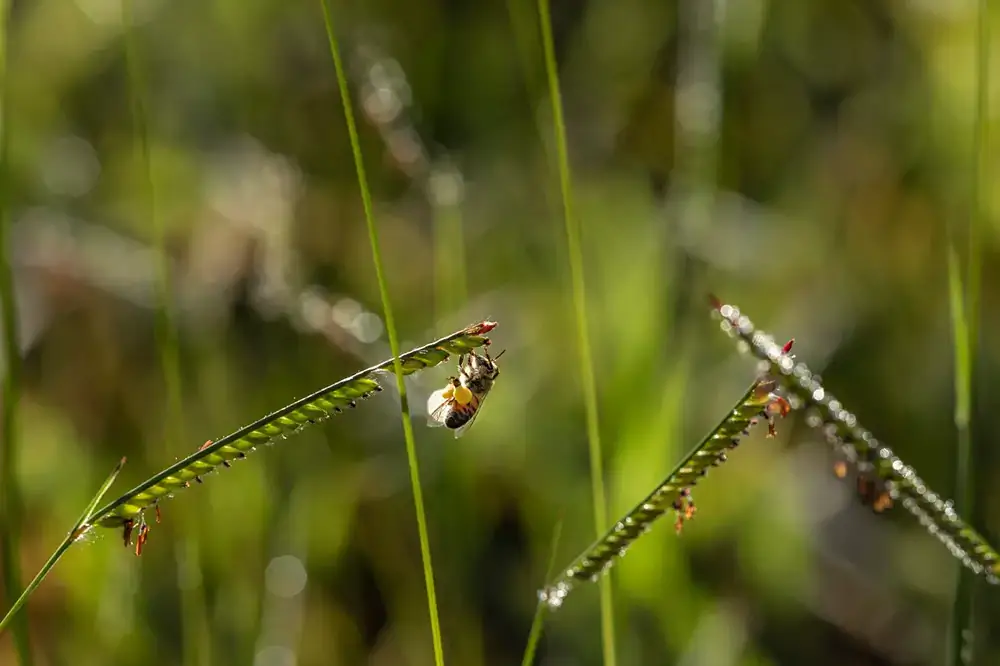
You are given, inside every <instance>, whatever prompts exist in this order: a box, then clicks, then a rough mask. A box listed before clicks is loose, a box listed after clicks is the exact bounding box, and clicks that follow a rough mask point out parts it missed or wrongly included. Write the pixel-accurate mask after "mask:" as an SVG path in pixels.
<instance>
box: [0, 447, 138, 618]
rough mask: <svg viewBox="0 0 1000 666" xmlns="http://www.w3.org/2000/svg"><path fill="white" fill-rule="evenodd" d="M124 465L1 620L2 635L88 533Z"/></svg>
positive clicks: (99, 491) (108, 481) (92, 501)
mask: <svg viewBox="0 0 1000 666" xmlns="http://www.w3.org/2000/svg"><path fill="white" fill-rule="evenodd" d="M124 465H125V459H124V458H122V459H121V460H120V461H118V464H117V465H116V466H115V468H114V470H113V471H112V472H111V474H110V475H108V478H107V479H105V480H104V483H103V484H101V487H100V489H99V490H98V491H97V494H96V495H94V497H93V498H92V499H91V500H90V503H89V504H88V505H87V508H86V509H85V510H84V512H83V513H82V514H80V518H79V519H78V520H77V521H76V523H75V524H74V525H73V527H72V529H70V531H69V532H67V533H66V538H65V539H63V542H62V543H61V544H59V547H58V548H56V550H55V552H53V553H52V555H51V556H50V557H49V559H48V561H47V562H45V564H44V565H43V566H42V568H41V570H39V572H38V574H37V575H36V576H35V577H34V578H33V579H32V581H31V582H30V583H28V586H27V587H26V588H24V591H23V592H21V595H20V596H19V597H18V598H17V600H16V601H15V602H14V603H13V604H12V605H11V607H10V610H8V611H7V614H6V615H4V617H3V619H2V620H0V634H2V633H3V631H4V630H5V629H6V628H7V627H8V626H9V625H10V623H11V621H12V620H13V619H14V618H15V617H16V616H17V613H18V611H20V610H21V608H22V607H23V606H24V604H25V603H27V601H28V597H30V596H31V593H32V592H34V591H35V590H36V589H38V586H39V585H41V583H42V581H43V580H45V577H46V576H48V575H49V572H50V571H52V567H54V566H55V565H56V562H58V561H59V558H61V557H62V556H63V554H64V553H65V552H66V551H67V550H69V547H70V546H72V545H73V544H74V543H76V542H77V541H78V540H79V539H80V538H81V537H82V536H83V534H84V533H85V532H86V531H87V526H88V525H89V524H90V522H91V521H92V520H93V519H94V516H95V515H96V513H95V511H94V507H96V506H97V504H98V502H100V501H101V499H102V498H103V497H104V494H105V493H107V492H108V489H109V488H111V484H112V483H114V482H115V479H116V478H118V473H119V472H120V471H122V467H123V466H124Z"/></svg>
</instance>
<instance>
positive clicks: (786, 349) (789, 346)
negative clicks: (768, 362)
mask: <svg viewBox="0 0 1000 666" xmlns="http://www.w3.org/2000/svg"><path fill="white" fill-rule="evenodd" d="M794 344H795V338H792V339H791V340H789V341H788V342H786V343H785V346H784V347H782V348H781V353H782V354H787V353H788V352H790V351H792V345H794Z"/></svg>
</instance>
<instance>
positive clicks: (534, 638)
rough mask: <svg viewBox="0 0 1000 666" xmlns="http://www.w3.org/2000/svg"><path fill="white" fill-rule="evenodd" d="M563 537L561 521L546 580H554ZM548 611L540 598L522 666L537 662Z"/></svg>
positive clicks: (556, 528) (552, 544)
mask: <svg viewBox="0 0 1000 666" xmlns="http://www.w3.org/2000/svg"><path fill="white" fill-rule="evenodd" d="M561 536H562V521H561V520H560V521H559V522H557V523H556V526H555V528H554V529H553V530H552V542H551V544H550V545H549V564H548V566H547V567H546V568H545V580H550V579H551V578H552V572H553V570H554V569H555V567H556V555H557V554H558V553H559V539H560V537H561ZM548 609H549V606H548V604H546V603H544V602H543V601H542V599H541V598H539V600H538V604H537V605H536V606H535V616H534V617H533V618H532V619H531V631H529V632H528V643H527V645H525V647H524V656H523V657H522V658H521V666H531V664H533V663H534V661H535V652H536V651H537V650H538V642H539V641H540V640H541V638H542V626H543V625H544V624H545V613H546V612H547V611H548Z"/></svg>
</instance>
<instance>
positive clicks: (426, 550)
mask: <svg viewBox="0 0 1000 666" xmlns="http://www.w3.org/2000/svg"><path fill="white" fill-rule="evenodd" d="M320 5H321V6H322V8H323V22H324V23H325V25H326V35H327V38H328V39H329V40H330V55H331V56H333V65H334V68H335V69H336V70H337V84H338V86H339V87H340V98H341V101H342V102H343V105H344V117H345V120H346V121H347V133H348V134H349V135H350V139H351V150H352V152H353V154H354V167H355V170H356V171H357V176H358V187H359V188H360V189H361V201H362V204H363V205H364V210H365V223H366V225H367V226H368V240H369V242H370V243H371V248H372V262H373V263H374V264H375V275H376V278H377V279H378V287H379V294H380V296H381V298H382V308H383V310H384V312H385V329H386V332H387V334H388V336H389V346H390V348H391V349H392V360H393V372H394V373H395V375H396V388H397V389H398V391H399V398H400V415H401V417H402V421H403V438H404V439H405V440H406V457H407V459H408V461H409V464H410V484H411V486H412V487H413V503H414V506H415V509H416V515H417V531H418V532H419V536H420V555H421V560H422V561H423V565H424V584H425V586H426V588H427V608H428V612H429V614H430V621H431V637H432V639H433V643H434V663H435V664H437V666H442V665H443V664H444V648H443V646H442V643H441V626H440V622H439V620H438V610H437V593H436V591H435V589H434V567H433V565H432V563H431V549H430V540H429V538H428V536H427V519H426V517H425V516H424V498H423V491H422V490H421V487H420V469H419V467H418V464H417V447H416V442H415V441H414V437H413V424H412V423H411V422H410V405H409V401H408V399H407V396H406V384H405V382H404V381H403V367H402V364H401V362H400V358H399V339H398V336H397V333H396V322H395V319H394V318H393V315H392V303H391V301H390V299H389V289H388V286H387V285H386V280H385V271H384V269H383V265H382V255H381V252H380V250H379V242H378V230H377V229H376V227H375V214H374V212H373V211H372V199H371V193H370V192H369V191H368V179H367V177H366V176H365V166H364V159H363V157H362V155H361V142H360V140H359V139H358V128H357V124H356V123H355V120H354V109H353V108H352V106H351V91H350V87H349V86H348V84H347V75H346V73H345V71H344V64H343V62H341V58H340V49H339V48H338V47H337V38H336V35H335V34H334V28H333V19H332V17H331V12H330V7H329V6H328V4H327V0H320Z"/></svg>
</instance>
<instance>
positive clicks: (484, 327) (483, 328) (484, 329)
mask: <svg viewBox="0 0 1000 666" xmlns="http://www.w3.org/2000/svg"><path fill="white" fill-rule="evenodd" d="M496 327H497V322H495V321H489V320H486V321H481V322H479V323H478V324H473V325H472V326H470V327H469V328H467V329H465V333H466V334H467V335H482V334H483V333H489V332H490V331H492V330H493V329H494V328H496Z"/></svg>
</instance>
